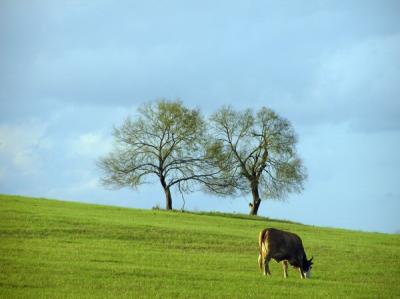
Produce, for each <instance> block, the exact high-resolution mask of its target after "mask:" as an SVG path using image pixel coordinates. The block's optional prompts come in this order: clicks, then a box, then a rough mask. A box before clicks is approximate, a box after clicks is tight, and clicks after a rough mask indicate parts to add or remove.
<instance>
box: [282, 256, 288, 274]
mask: <svg viewBox="0 0 400 299" xmlns="http://www.w3.org/2000/svg"><path fill="white" fill-rule="evenodd" d="M282 265H283V277H285V278H287V277H288V271H287V270H288V261H286V260H284V261H282Z"/></svg>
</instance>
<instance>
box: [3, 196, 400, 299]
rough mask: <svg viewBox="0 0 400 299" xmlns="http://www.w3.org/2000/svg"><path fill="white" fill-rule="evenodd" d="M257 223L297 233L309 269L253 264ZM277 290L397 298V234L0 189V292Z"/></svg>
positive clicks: (176, 294) (230, 294)
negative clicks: (266, 268) (266, 272)
mask: <svg viewBox="0 0 400 299" xmlns="http://www.w3.org/2000/svg"><path fill="white" fill-rule="evenodd" d="M288 217H289V216H288ZM265 227H276V228H280V229H284V230H289V231H292V232H296V233H298V234H299V235H300V236H301V237H302V239H303V243H304V246H305V249H306V252H307V255H308V256H309V257H311V256H314V261H315V264H314V267H313V278H312V279H310V280H301V279H300V275H299V274H298V272H297V271H296V270H295V269H289V278H288V279H286V280H285V279H284V278H283V272H282V267H281V265H280V264H277V263H275V262H271V272H272V277H268V278H266V277H264V276H263V275H262V274H261V273H260V272H259V269H258V265H257V255H258V251H257V250H258V249H257V236H258V232H259V231H260V230H261V229H263V228H265ZM280 297H282V298H287V297H289V298H291V297H297V298H298V297H311V298H326V297H328V298H332V297H334V298H350V297H354V298H400V236H399V235H388V234H378V233H363V232H356V231H347V230H341V229H330V228H319V227H313V226H305V225H301V224H295V223H289V222H284V221H282V222H281V221H276V220H275V221H272V220H267V219H263V218H261V217H258V218H251V217H247V216H244V217H237V216H229V215H218V214H215V215H212V214H201V215H198V214H192V213H180V212H166V211H154V210H136V209H126V208H117V207H107V206H98V205H87V204H79V203H71V202H62V201H53V200H45V199H33V198H26V197H17V196H8V195H2V196H0V298H280Z"/></svg>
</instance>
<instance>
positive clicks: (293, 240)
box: [258, 228, 313, 278]
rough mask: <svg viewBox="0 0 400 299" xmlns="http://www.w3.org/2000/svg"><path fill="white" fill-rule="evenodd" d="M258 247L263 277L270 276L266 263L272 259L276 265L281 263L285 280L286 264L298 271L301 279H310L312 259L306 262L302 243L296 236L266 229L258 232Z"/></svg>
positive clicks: (286, 274) (273, 229)
mask: <svg viewBox="0 0 400 299" xmlns="http://www.w3.org/2000/svg"><path fill="white" fill-rule="evenodd" d="M258 245H259V250H260V253H259V256H258V264H259V266H260V270H261V271H264V275H267V274H269V275H271V271H270V270H269V265H268V263H269V261H270V260H271V259H274V260H275V261H277V262H278V263H279V262H282V263H283V276H284V277H285V278H287V276H288V273H287V270H288V263H289V264H290V265H292V266H293V267H295V268H298V269H299V271H300V275H301V278H310V277H311V266H312V264H313V263H312V258H311V259H310V260H307V257H306V253H305V252H304V248H303V242H302V241H301V239H300V237H299V236H298V235H296V234H293V233H289V232H285V231H282V230H278V229H275V228H266V229H263V230H262V231H261V232H260V235H259V238H258ZM263 266H264V267H263ZM263 268H264V269H263Z"/></svg>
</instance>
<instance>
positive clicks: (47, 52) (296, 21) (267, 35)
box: [0, 0, 400, 233]
mask: <svg viewBox="0 0 400 299" xmlns="http://www.w3.org/2000/svg"><path fill="white" fill-rule="evenodd" d="M399 96H400V2H399V1H396V0H394V1H390V0H384V1H377V0H376V1H367V0H363V1H337V0H334V1H333V0H332V1H328V0H310V1H296V0H292V1H285V0H283V1H225V0H221V1H175V0H169V1H163V0H158V1H152V0H149V1H103V0H98V1H72V0H71V1H62V0H60V1H50V0H48V1H46V0H42V1H35V0H32V1H22V0H1V1H0V193H4V194H19V195H28V196H36V197H46V198H56V199H62V200H72V201H81V202H89V203H98V204H107V205H118V206H126V207H134V208H146V209H150V208H152V207H156V206H158V207H165V200H164V195H163V191H162V188H161V186H160V185H159V184H158V183H157V182H156V181H155V182H154V184H150V185H143V186H140V187H139V188H138V189H137V190H132V189H127V188H124V189H120V190H110V189H106V188H104V187H103V186H102V185H101V184H100V182H99V178H100V170H99V169H98V168H97V166H96V160H97V159H99V157H101V156H104V155H105V154H107V153H108V152H110V151H111V150H112V143H113V138H112V135H111V133H112V130H113V127H114V126H116V127H118V126H119V125H121V124H122V122H123V120H124V119H126V117H128V116H134V115H135V112H136V109H137V107H139V106H140V105H142V104H143V103H146V102H149V101H154V100H157V99H159V98H166V99H170V100H175V99H180V100H181V101H182V102H183V103H184V104H185V105H186V106H188V107H190V108H198V109H200V110H201V111H202V113H203V115H204V116H205V117H207V116H208V115H210V114H211V113H213V112H214V111H216V110H217V109H219V108H220V107H222V106H224V105H231V106H232V107H234V108H235V109H238V110H240V109H245V108H251V109H253V110H254V111H257V110H258V109H260V108H261V107H263V106H266V107H269V108H271V109H273V110H274V111H276V112H277V113H278V114H279V115H280V116H282V117H284V118H286V119H288V120H289V121H290V122H291V123H292V125H293V127H294V129H295V131H296V132H297V134H298V138H299V142H298V144H297V151H298V154H299V156H300V157H301V158H302V159H303V161H304V165H305V166H306V168H307V173H308V179H307V181H306V182H305V184H304V191H303V192H302V193H301V194H291V195H290V196H289V197H288V198H287V200H286V201H284V202H283V201H263V202H262V204H261V207H260V210H259V214H260V215H263V216H267V217H271V218H277V219H286V220H292V221H297V222H301V223H305V224H310V225H316V226H330V227H341V228H348V229H355V230H363V231H374V232H385V233H399V232H400V217H399V214H400V213H399V212H400V175H399V168H400V156H399V154H398V153H399V148H400V98H399ZM173 198H174V201H173V204H174V207H175V208H177V209H180V208H181V207H182V205H183V201H182V198H181V196H180V194H179V193H176V192H175V193H173ZM185 202H186V204H185V209H187V210H192V211H224V212H234V213H248V212H249V207H248V203H249V202H250V197H249V196H247V197H246V196H243V197H239V198H218V197H214V196H210V195H208V194H202V193H198V192H196V193H192V194H188V195H185Z"/></svg>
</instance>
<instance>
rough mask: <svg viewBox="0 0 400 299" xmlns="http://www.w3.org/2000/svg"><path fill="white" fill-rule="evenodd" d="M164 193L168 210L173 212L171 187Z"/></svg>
mask: <svg viewBox="0 0 400 299" xmlns="http://www.w3.org/2000/svg"><path fill="white" fill-rule="evenodd" d="M164 192H165V199H166V209H167V210H172V197H171V191H170V190H169V187H165V188H164Z"/></svg>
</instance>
